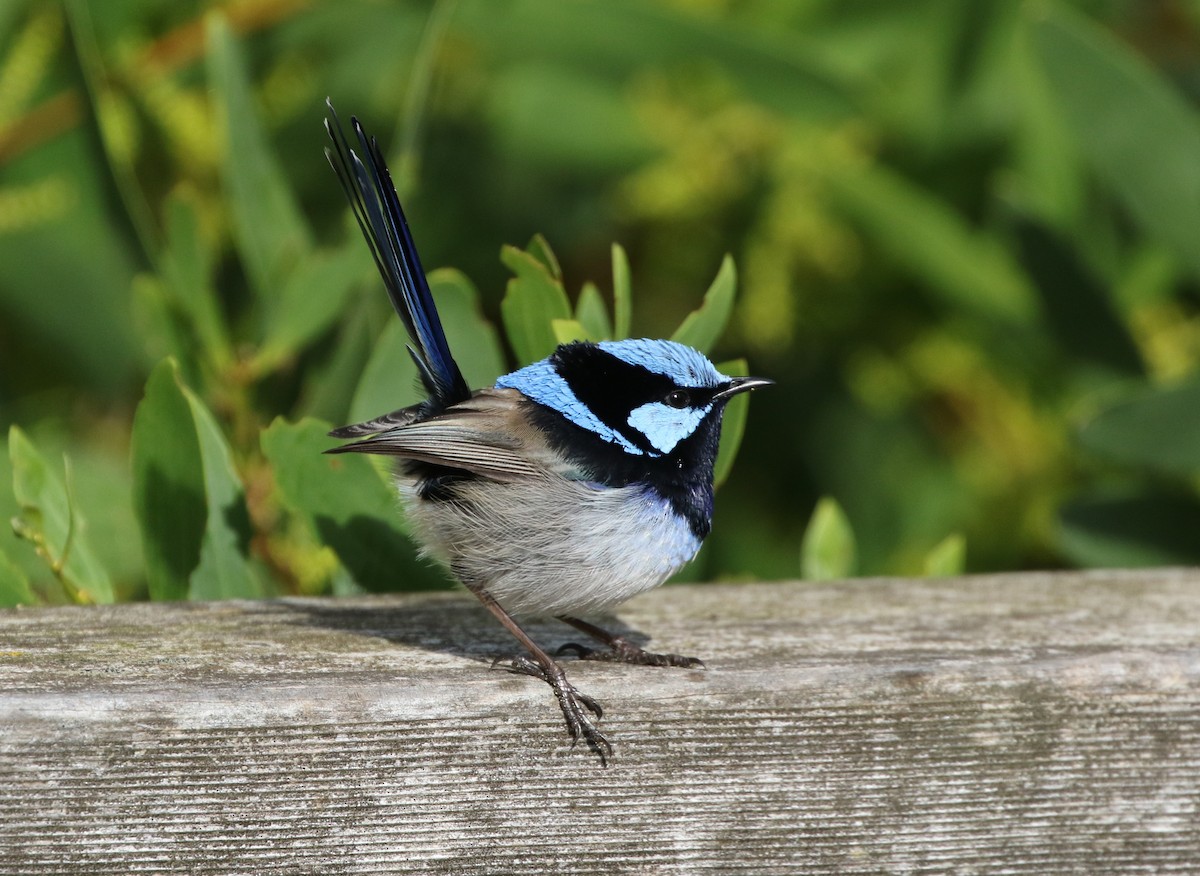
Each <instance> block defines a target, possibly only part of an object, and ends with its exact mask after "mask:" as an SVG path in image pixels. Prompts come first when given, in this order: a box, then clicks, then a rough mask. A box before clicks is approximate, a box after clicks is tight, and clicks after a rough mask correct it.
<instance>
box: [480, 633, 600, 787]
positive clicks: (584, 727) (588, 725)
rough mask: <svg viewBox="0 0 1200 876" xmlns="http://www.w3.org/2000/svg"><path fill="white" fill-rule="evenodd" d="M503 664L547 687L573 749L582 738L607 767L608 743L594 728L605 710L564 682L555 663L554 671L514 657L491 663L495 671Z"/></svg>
mask: <svg viewBox="0 0 1200 876" xmlns="http://www.w3.org/2000/svg"><path fill="white" fill-rule="evenodd" d="M502 663H503V664H506V665H505V666H504V668H505V669H507V670H508V671H510V672H519V673H521V674H522V675H531V676H533V677H534V678H539V679H541V680H542V681H544V682H546V684H548V685H550V689H551V690H553V691H554V698H555V699H557V700H558V707H559V708H560V709H561V710H562V714H563V720H564V721H566V724H567V733H568V734H569V735H570V737H571V745H572V747H574V746H575V745H576V744H578V742H579V740H581V739H582V740H583V741H584V742H586V743H587V747H588V748H589V749H590V750H591V751H593V752H595V754H596V755H597V756H598V757H599V758H600V765H601V766H604V767H607V766H608V759H609V758H610V757H612V754H613V749H612V745H610V744H609V742H608V740H607V739H605V738H604V734H603V733H601V732H600V728H599V727H597V726H596V721H598V720H600V719H601V718H603V717H604V709H603V708H601V706H600V704H599V703H598V702H596V701H595V700H594V699H592V698H591V697H589V696H588V695H587V694H584V693H580V692H579V691H578V690H577V689H576V688H575V685H573V684H571V682H569V681H567V676H566V674H565V673H564V672H563V671H562V669H561V668H559V667H558V666H557V665H556V664H553V663H551V666H552V667H553V668H548V667H545V666H543V665H542V664H541V663H538V662H537V661H536V660H531V659H530V658H528V657H525V656H523V655H517V656H516V657H512V658H506V657H499V658H497V659H496V660H494V661H493V662H492V668H493V669H494V668H495V667H497V666H499V665H500V664H502ZM589 712H590V713H591V714H589ZM593 715H595V719H593V717H592V716H593Z"/></svg>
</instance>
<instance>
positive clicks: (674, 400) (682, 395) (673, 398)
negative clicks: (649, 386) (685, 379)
mask: <svg viewBox="0 0 1200 876" xmlns="http://www.w3.org/2000/svg"><path fill="white" fill-rule="evenodd" d="M663 401H665V402H666V403H667V404H668V405H670V406H671V407H673V408H686V407H687V406H688V405H689V404H690V403H691V398H689V397H688V394H687V393H686V392H684V391H683V390H682V389H673V390H671V391H670V392H668V393H667V397H666V398H665V399H663Z"/></svg>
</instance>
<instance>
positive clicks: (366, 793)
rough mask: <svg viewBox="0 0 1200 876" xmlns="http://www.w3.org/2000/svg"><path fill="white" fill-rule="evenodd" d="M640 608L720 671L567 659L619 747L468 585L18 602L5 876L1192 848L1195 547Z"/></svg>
mask: <svg viewBox="0 0 1200 876" xmlns="http://www.w3.org/2000/svg"><path fill="white" fill-rule="evenodd" d="M620 619H621V621H622V622H623V625H628V626H627V629H629V630H633V631H643V632H645V633H646V634H648V635H650V636H653V639H652V641H651V642H650V644H651V646H652V647H656V648H659V649H663V650H671V651H676V652H679V653H684V654H694V655H696V656H700V657H703V658H704V659H705V661H706V662H707V664H708V669H707V671H688V670H678V669H676V670H671V669H652V668H640V667H626V666H612V665H606V664H596V663H579V662H576V661H570V663H569V665H568V672H569V674H570V676H571V678H572V679H573V680H574V681H575V683H576V684H577V685H578V686H579V687H580V689H581V690H583V691H584V692H586V693H589V694H591V695H592V696H594V697H596V698H597V699H599V700H600V701H601V703H603V705H604V706H605V708H606V715H605V720H604V726H605V727H606V729H607V733H608V735H609V738H610V739H611V740H612V742H613V744H614V746H615V748H616V756H615V758H614V759H613V762H612V764H611V766H610V767H609V768H608V769H601V768H600V767H599V764H598V763H597V762H596V761H595V759H594V758H593V757H591V756H590V755H589V754H587V752H585V751H583V750H581V749H577V750H572V749H570V748H569V746H568V745H567V744H566V741H565V735H564V732H563V727H562V722H561V719H560V717H559V715H558V713H557V709H556V707H555V705H554V703H553V700H552V697H551V695H550V692H549V690H548V689H547V688H546V687H545V685H543V684H541V683H540V682H537V681H534V680H533V679H530V678H527V677H524V676H518V675H512V674H509V673H505V672H503V671H501V670H495V671H493V670H490V669H489V665H490V662H491V660H492V658H493V657H495V656H498V655H503V654H509V653H512V652H513V648H512V644H511V642H510V641H509V640H508V639H507V638H506V635H507V634H506V633H504V631H503V630H501V629H500V628H499V626H498V625H496V624H495V622H494V621H493V620H492V619H491V618H490V617H488V616H486V615H485V613H484V612H483V611H482V610H481V609H480V608H478V607H477V606H476V605H474V604H473V603H472V601H471V600H470V598H469V597H467V596H463V595H459V594H436V595H416V596H406V597H394V598H369V599H353V600H338V601H331V600H303V599H289V600H281V601H274V602H233V603H211V604H171V605H125V606H117V607H104V608H55V609H35V610H18V611H9V612H3V613H0V873H5V874H24V873H38V874H48V873H89V874H92V873H121V874H133V873H230V874H233V873H239V874H240V873H246V874H267V873H271V874H274V873H288V874H292V873H299V874H307V873H311V874H342V873H345V874H366V873H386V872H404V873H463V874H474V873H497V874H500V873H534V874H538V873H575V874H585V873H606V874H607V873H651V874H691V873H746V874H773V873H850V874H858V873H863V874H866V873H898V874H899V873H904V874H910V873H956V874H985V873H987V874H991V873H1011V874H1027V873H1046V874H1050V873H1053V874H1063V873H1078V874H1089V876H1090V874H1109V873H1139V874H1150V873H1181V874H1182V873H1197V872H1200V644H1198V642H1200V571H1197V570H1160V571H1138V572H1108V573H1091V574H1023V575H1010V576H993V577H975V578H965V579H946V580H940V581H928V580H898V579H886V580H861V581H848V582H834V583H821V584H813V583H785V584H755V585H743V586H737V585H729V586H708V587H670V588H664V589H661V590H659V591H657V592H655V593H652V594H648V595H646V596H644V597H640V598H639V599H637V600H634V601H633V602H631V603H629V604H628V605H627V606H626V607H625V608H624V609H623V610H622V611H621V612H620ZM533 632H534V633H535V637H536V638H538V639H539V641H541V642H542V643H543V644H545V645H547V646H550V647H557V646H558V645H559V644H561V643H563V642H567V641H571V640H572V639H573V638H575V637H574V636H573V635H572V632H571V631H570V630H568V629H567V628H565V627H562V626H560V625H556V624H553V623H550V622H544V623H542V622H539V623H536V624H534V625H533Z"/></svg>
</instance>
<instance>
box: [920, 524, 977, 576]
mask: <svg viewBox="0 0 1200 876" xmlns="http://www.w3.org/2000/svg"><path fill="white" fill-rule="evenodd" d="M966 568H967V540H966V538H964V537H963V535H962V533H958V532H955V533H952V534H951V535H948V536H946V537H945V538H944V539H942V540H941V541H939V542H938V543H937V544H936V545H934V547H933V550H931V551H930V552H929V553H928V554H926V555H925V563H924V569H923V571H922V574H923V575H924V576H925V577H926V578H948V577H951V576H953V575H961V574H962V573H963V572H964V571H966Z"/></svg>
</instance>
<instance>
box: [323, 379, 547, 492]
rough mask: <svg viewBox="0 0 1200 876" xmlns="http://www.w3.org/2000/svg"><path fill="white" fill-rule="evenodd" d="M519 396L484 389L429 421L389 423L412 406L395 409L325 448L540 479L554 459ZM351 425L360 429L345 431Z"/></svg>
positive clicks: (506, 477)
mask: <svg viewBox="0 0 1200 876" xmlns="http://www.w3.org/2000/svg"><path fill="white" fill-rule="evenodd" d="M522 398H523V396H521V394H520V393H519V392H517V391H516V390H508V389H502V390H486V389H485V390H481V391H480V392H477V393H476V394H475V395H474V396H472V397H471V398H470V399H468V400H467V401H465V402H461V403H459V404H457V405H452V406H451V407H449V408H447V409H446V410H445V411H443V412H442V413H440V414H437V415H435V416H433V417H430V418H428V419H423V420H420V421H418V422H411V420H410V421H407V422H405V421H401V422H399V423H398V424H397V425H390V424H389V423H390V418H393V417H397V415H401V414H405V413H406V412H407V411H408V410H412V409H406V410H405V411H397V412H395V413H393V414H389V415H387V416H386V417H381V418H379V419H377V420H372V421H369V422H367V423H360V424H358V425H356V426H347V427H345V429H341V430H338V432H339V433H343V434H339V435H338V436H337V437H357V436H358V435H363V434H367V430H369V429H370V428H371V427H372V426H375V425H383V428H382V429H380V430H377V431H376V432H375V434H368V435H367V437H364V438H362V439H361V440H358V441H354V442H353V443H350V444H343V445H342V446H341V447H334V448H332V449H331V450H328V451H326V452H328V453H377V454H381V455H384V456H396V457H400V458H403V459H416V460H420V461H421V462H428V463H432V464H434V465H443V466H446V467H448V468H457V469H462V470H464V471H470V472H474V473H475V474H478V475H482V476H483V477H487V478H491V479H493V480H498V481H519V480H527V479H529V478H535V477H544V476H546V475H547V474H549V473H550V472H551V471H552V470H553V469H554V468H555V466H554V457H553V455H552V454H551V453H550V450H549V447H548V446H547V445H546V443H545V440H544V439H543V438H542V437H541V435H540V433H538V432H537V431H536V430H535V429H533V428H531V427H529V426H527V425H523V418H521V417H520V416H519V415H518V405H519V403H520V400H521V399H522ZM351 429H354V430H363V431H355V432H353V433H351V432H348V431H347V430H351Z"/></svg>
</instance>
